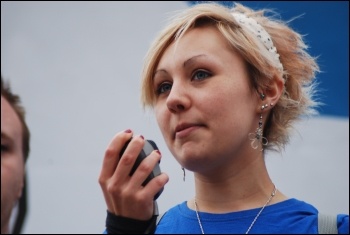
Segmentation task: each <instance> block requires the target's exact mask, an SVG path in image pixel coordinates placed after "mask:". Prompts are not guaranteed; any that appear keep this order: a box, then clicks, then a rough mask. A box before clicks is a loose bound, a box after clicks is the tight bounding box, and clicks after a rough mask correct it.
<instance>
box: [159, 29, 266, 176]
mask: <svg viewBox="0 0 350 235" xmlns="http://www.w3.org/2000/svg"><path fill="white" fill-rule="evenodd" d="M249 84H250V83H249V76H248V72H247V69H246V66H245V62H244V60H243V58H242V57H241V56H240V55H239V54H238V53H237V52H235V51H234V50H233V49H232V48H231V47H230V45H229V44H228V42H227V41H226V39H225V38H224V37H223V36H222V35H221V34H220V33H219V31H218V30H217V29H215V28H214V27H209V26H207V27H200V28H195V29H191V30H190V31H188V32H187V33H186V34H185V35H184V36H183V37H182V38H181V39H180V40H179V41H178V44H176V43H175V44H174V43H172V44H171V45H170V46H169V47H168V48H167V49H166V50H165V52H164V54H163V56H162V57H161V59H160V62H159V64H158V67H157V69H156V72H155V76H154V81H153V87H154V90H155V91H156V94H157V95H156V102H155V106H154V108H155V113H156V118H157V121H158V124H159V127H160V130H161V132H162V134H163V136H164V139H165V142H166V143H167V145H168V147H169V149H170V151H171V152H172V154H173V155H174V156H175V158H176V159H177V161H178V162H179V163H180V164H181V165H182V166H184V167H185V168H187V169H189V170H192V171H200V170H202V171H204V170H212V169H214V168H215V167H222V166H225V164H228V161H232V160H233V159H235V158H237V157H238V156H244V155H245V154H246V153H247V152H246V151H251V147H250V141H249V138H248V133H250V132H254V131H255V129H256V128H257V126H258V114H257V110H258V109H257V107H258V105H259V104H258V102H257V96H256V92H254V91H253V89H251V87H250V85H249ZM248 149H250V150H248ZM235 156H237V157H235ZM198 160H200V161H198ZM213 167H214V168H213Z"/></svg>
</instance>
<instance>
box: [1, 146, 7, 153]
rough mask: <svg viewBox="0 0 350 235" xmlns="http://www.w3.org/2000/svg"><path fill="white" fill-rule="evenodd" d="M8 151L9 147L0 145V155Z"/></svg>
mask: <svg viewBox="0 0 350 235" xmlns="http://www.w3.org/2000/svg"><path fill="white" fill-rule="evenodd" d="M8 150H9V147H8V146H7V145H3V144H2V145H1V153H5V152H7V151H8Z"/></svg>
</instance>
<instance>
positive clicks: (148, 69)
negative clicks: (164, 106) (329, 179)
mask: <svg viewBox="0 0 350 235" xmlns="http://www.w3.org/2000/svg"><path fill="white" fill-rule="evenodd" d="M233 12H238V13H242V14H244V15H246V16H247V17H250V18H253V19H254V20H255V21H257V22H258V24H260V25H261V26H262V27H263V28H264V29H265V30H266V32H267V33H268V34H269V35H270V37H271V40H272V42H273V44H274V46H275V47H276V49H277V52H278V54H279V59H280V62H281V63H282V65H283V71H280V70H279V69H278V66H277V65H276V63H274V60H272V59H271V58H270V56H271V53H266V51H263V50H261V49H260V48H261V45H258V43H259V42H258V40H257V37H256V35H253V34H252V33H251V32H248V30H245V29H244V28H243V27H241V25H240V24H239V22H237V21H236V20H235V18H234V17H233V15H232V13H233ZM265 12H272V11H270V10H266V9H263V10H259V11H254V10H252V9H250V8H248V7H245V6H243V5H241V4H238V3H236V4H235V6H234V7H233V8H232V9H228V8H226V7H224V6H221V5H218V4H215V3H204V4H198V5H195V6H193V7H191V8H189V9H186V10H185V11H183V12H181V13H180V14H178V15H175V17H174V18H173V19H172V21H171V22H170V24H169V25H168V26H167V27H166V28H164V30H163V31H162V32H160V34H159V36H158V37H157V38H156V39H155V41H154V42H153V44H152V45H151V47H150V49H149V51H148V53H147V54H146V58H145V63H144V67H143V72H142V86H141V89H142V90H141V101H142V104H143V107H147V106H148V107H153V104H154V101H155V98H156V96H155V91H154V89H153V76H154V71H155V69H156V67H157V65H158V63H159V60H160V58H161V56H162V55H163V53H164V51H165V50H166V49H167V47H168V46H169V45H170V44H171V43H172V42H174V41H176V40H177V39H179V38H180V37H181V36H183V35H184V34H185V33H186V32H187V31H188V30H190V29H191V28H195V27H201V26H203V25H212V26H213V27H215V28H217V29H218V30H219V32H220V33H221V34H222V35H223V36H224V37H225V38H226V39H227V41H228V42H229V43H230V45H231V46H232V47H233V48H235V50H236V51H237V52H238V53H240V54H241V55H242V56H243V58H244V59H245V60H246V63H247V66H248V71H249V73H250V75H251V76H250V78H251V81H250V82H251V84H252V87H254V88H255V89H257V90H258V89H261V90H264V89H266V88H268V87H269V82H270V81H271V80H272V79H283V81H284V91H283V94H282V95H281V97H280V99H279V101H278V102H277V103H276V104H274V108H273V109H272V110H271V113H270V116H269V117H268V119H267V120H266V125H265V127H264V136H265V137H266V138H267V139H268V141H269V145H268V146H267V147H266V148H265V149H270V150H272V149H273V150H277V149H278V150H281V149H282V148H283V147H284V146H285V144H287V143H288V141H289V132H290V129H291V127H292V124H293V122H295V121H296V120H297V119H298V118H299V117H300V116H302V115H309V114H314V113H316V110H315V107H316V106H317V105H318V103H317V102H316V101H315V100H313V98H314V93H315V89H314V88H315V83H314V78H315V75H316V72H318V71H319V67H318V65H317V63H316V60H315V58H313V57H312V56H310V55H309V54H308V53H307V52H306V49H307V46H306V44H305V43H304V41H303V39H302V36H301V35H300V34H299V33H297V32H295V31H294V30H293V29H291V28H290V27H289V26H288V25H287V24H286V23H285V22H282V21H280V20H277V19H272V17H268V16H264V14H265Z"/></svg>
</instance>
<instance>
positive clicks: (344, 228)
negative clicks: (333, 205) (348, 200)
mask: <svg viewBox="0 0 350 235" xmlns="http://www.w3.org/2000/svg"><path fill="white" fill-rule="evenodd" d="M337 227H338V233H339V234H349V215H346V214H338V215H337Z"/></svg>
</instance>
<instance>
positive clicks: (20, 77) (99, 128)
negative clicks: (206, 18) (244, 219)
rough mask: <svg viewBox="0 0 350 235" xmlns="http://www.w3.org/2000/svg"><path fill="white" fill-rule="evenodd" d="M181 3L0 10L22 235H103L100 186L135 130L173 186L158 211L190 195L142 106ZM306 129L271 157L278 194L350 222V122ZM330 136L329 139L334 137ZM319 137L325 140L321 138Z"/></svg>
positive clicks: (322, 122)
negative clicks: (153, 61) (159, 46)
mask: <svg viewBox="0 0 350 235" xmlns="http://www.w3.org/2000/svg"><path fill="white" fill-rule="evenodd" d="M186 7H187V5H186V3H185V2H128V3H126V2H98V3H97V2H7V1H2V2H1V74H2V75H3V77H4V78H5V79H6V80H10V81H11V85H12V87H13V90H14V91H15V92H17V93H19V94H20V95H21V97H22V99H23V103H24V105H25V107H26V109H27V113H28V116H27V121H28V124H29V127H30V129H31V133H32V139H31V153H30V158H29V161H28V165H27V170H28V180H29V204H30V205H29V212H28V216H27V219H26V225H25V227H24V233H101V232H102V231H103V230H104V223H105V213H106V211H105V209H106V208H105V203H104V199H103V195H102V192H101V190H100V187H99V185H98V182H97V178H98V175H99V172H100V167H101V164H102V158H103V154H104V150H105V147H106V146H107V144H108V143H109V141H110V139H111V138H112V137H113V136H114V134H115V133H116V132H119V131H121V130H124V129H127V128H131V129H133V130H134V131H135V132H136V133H138V134H142V135H144V136H145V138H149V139H153V140H155V141H156V143H157V145H158V147H159V148H160V150H161V152H162V154H163V158H162V162H161V168H162V170H163V171H165V172H167V173H168V174H169V176H170V182H169V183H168V185H167V186H166V188H165V191H164V192H163V194H162V196H161V197H160V199H159V206H160V210H161V211H165V210H166V209H168V208H169V207H170V206H172V205H174V204H175V203H179V202H182V201H183V200H187V199H189V198H191V197H193V195H194V190H193V188H192V186H193V178H192V175H191V174H190V173H188V172H187V178H186V182H183V181H182V171H181V168H180V166H179V165H178V164H177V162H176V161H175V160H174V159H173V158H172V156H171V154H170V152H169V151H168V150H167V148H166V145H165V143H164V141H163V139H162V137H161V134H160V131H159V129H158V127H157V125H156V122H155V119H154V116H153V114H152V113H149V112H144V111H143V110H142V108H141V105H140V102H139V89H140V88H139V78H140V73H141V66H142V62H143V57H144V55H145V53H146V51H147V49H148V46H149V44H150V43H151V41H152V39H153V38H154V36H155V35H156V33H157V32H158V31H159V30H160V29H161V28H162V26H163V25H165V20H166V19H167V16H168V15H167V13H168V12H172V11H175V10H179V9H183V8H186ZM327 121H328V120H327V119H326V118H315V119H311V120H309V121H303V122H302V123H301V124H300V125H298V131H299V134H295V136H294V137H293V138H292V141H291V145H290V146H289V147H287V149H286V151H285V153H283V156H281V155H279V154H271V156H268V157H267V162H268V166H269V169H270V172H271V177H272V178H273V180H274V181H275V183H276V185H277V187H278V188H279V189H280V190H281V191H283V192H284V193H285V194H287V195H289V196H291V197H298V198H299V199H302V200H305V201H307V202H310V203H312V204H314V205H315V206H317V207H318V208H319V209H320V210H321V211H323V212H328V213H347V214H348V213H349V144H348V143H349V131H348V130H349V120H348V119H338V120H334V122H333V123H332V124H329V123H328V122H327ZM331 133H332V134H331ZM320 136H321V137H322V138H321V139H320V138H318V137H320Z"/></svg>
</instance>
